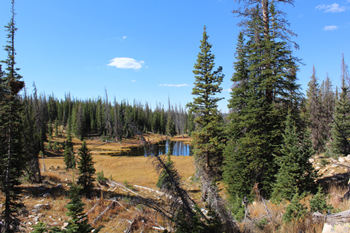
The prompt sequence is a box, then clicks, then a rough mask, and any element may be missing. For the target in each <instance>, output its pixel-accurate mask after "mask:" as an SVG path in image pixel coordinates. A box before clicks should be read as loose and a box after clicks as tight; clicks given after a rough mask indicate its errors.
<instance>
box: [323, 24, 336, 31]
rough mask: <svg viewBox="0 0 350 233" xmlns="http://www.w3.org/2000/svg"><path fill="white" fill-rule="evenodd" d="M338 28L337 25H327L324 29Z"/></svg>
mask: <svg viewBox="0 0 350 233" xmlns="http://www.w3.org/2000/svg"><path fill="white" fill-rule="evenodd" d="M337 29H338V26H336V25H330V26H325V27H324V28H323V30H325V31H333V30H337Z"/></svg>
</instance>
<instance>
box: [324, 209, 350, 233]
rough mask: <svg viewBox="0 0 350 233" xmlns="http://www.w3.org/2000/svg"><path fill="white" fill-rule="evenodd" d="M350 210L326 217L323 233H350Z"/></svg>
mask: <svg viewBox="0 0 350 233" xmlns="http://www.w3.org/2000/svg"><path fill="white" fill-rule="evenodd" d="M349 222H350V210H346V211H343V212H340V213H336V214H329V215H327V216H326V219H325V224H324V226H323V231H322V233H331V232H332V233H350V223H349Z"/></svg>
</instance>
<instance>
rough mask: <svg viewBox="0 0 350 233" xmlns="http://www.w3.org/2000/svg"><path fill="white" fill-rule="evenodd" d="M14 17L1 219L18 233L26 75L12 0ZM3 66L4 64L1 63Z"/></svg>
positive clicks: (4, 102)
mask: <svg viewBox="0 0 350 233" xmlns="http://www.w3.org/2000/svg"><path fill="white" fill-rule="evenodd" d="M11 3H12V9H11V13H12V14H11V15H12V17H11V20H10V22H9V23H8V24H7V25H6V26H5V28H6V31H7V32H8V34H7V43H8V44H7V45H6V46H4V47H5V51H6V52H7V59H6V60H4V61H1V63H3V64H4V65H6V70H5V72H2V70H1V68H0V177H1V179H0V191H1V192H2V196H3V198H2V200H3V204H2V206H3V207H2V208H1V216H0V218H1V220H2V229H1V230H2V231H3V232H6V233H9V232H18V230H19V229H18V226H19V225H20V220H19V218H18V217H19V215H18V213H17V211H18V210H19V209H21V208H22V207H23V204H22V202H21V198H20V193H21V188H20V187H19V185H20V184H21V181H20V178H21V177H22V175H23V170H24V168H25V167H24V166H25V163H26V158H25V153H24V150H23V121H22V116H21V114H22V110H23V105H22V103H21V102H20V96H19V95H18V93H19V92H20V91H21V89H22V88H23V87H24V82H23V81H21V79H22V77H21V76H20V75H19V74H18V73H17V71H18V70H19V68H15V65H16V61H15V55H16V50H15V48H14V43H15V32H16V31H17V28H16V26H15V19H14V17H15V12H14V1H13V0H12V1H11ZM0 67H1V65H0Z"/></svg>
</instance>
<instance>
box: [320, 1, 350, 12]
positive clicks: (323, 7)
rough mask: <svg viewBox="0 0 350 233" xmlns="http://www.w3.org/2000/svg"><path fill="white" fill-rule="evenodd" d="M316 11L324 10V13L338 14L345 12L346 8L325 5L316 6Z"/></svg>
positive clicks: (336, 5) (334, 4) (336, 4)
mask: <svg viewBox="0 0 350 233" xmlns="http://www.w3.org/2000/svg"><path fill="white" fill-rule="evenodd" d="M316 9H318V10H324V12H331V13H339V12H343V11H345V10H347V7H345V6H339V4H338V3H333V4H331V5H325V4H322V5H318V6H316Z"/></svg>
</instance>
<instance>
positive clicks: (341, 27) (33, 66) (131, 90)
mask: <svg viewBox="0 0 350 233" xmlns="http://www.w3.org/2000/svg"><path fill="white" fill-rule="evenodd" d="M279 6H280V8H281V9H283V10H284V11H285V12H286V13H287V16H288V20H289V22H290V24H291V26H290V29H292V30H293V31H294V32H295V33H297V34H298V37H296V38H294V40H295V41H296V42H297V43H298V44H299V46H300V50H297V51H295V50H294V55H296V56H297V57H299V58H301V59H302V60H303V62H304V63H305V64H306V65H304V66H300V71H299V73H298V79H299V80H298V83H300V84H301V85H302V89H303V91H305V90H306V89H307V83H308V82H309V79H310V76H311V71H312V66H313V65H315V68H316V71H317V77H318V79H319V81H320V82H321V81H322V80H323V79H324V78H325V77H326V73H327V72H328V74H329V77H330V78H331V80H332V82H333V85H334V86H336V85H339V84H340V65H341V56H342V53H344V56H345V61H346V62H347V63H348V64H349V63H350V46H349V40H350V0H332V1H330V0H296V1H295V6H294V7H293V6H290V5H283V4H281V5H279ZM10 7H11V5H10V0H6V1H5V0H2V1H1V2H0V9H1V10H0V25H4V26H5V25H6V24H7V23H8V22H9V20H10V17H11V14H10ZM15 7H16V13H17V16H16V26H17V27H18V31H17V34H16V44H15V47H16V50H17V57H16V60H17V66H18V67H19V68H21V70H20V72H19V73H20V74H21V75H22V76H23V78H24V81H25V82H26V88H27V91H28V92H32V90H33V88H32V84H33V82H35V84H36V86H37V89H38V91H39V92H40V93H43V92H45V93H46V94H51V93H54V94H55V96H56V97H58V98H63V97H64V95H65V93H68V92H70V93H71V95H72V96H74V97H76V98H78V99H87V98H97V97H98V96H102V97H104V96H105V89H107V91H108V95H109V99H110V100H113V99H114V97H115V98H116V99H117V101H121V100H123V99H127V100H129V101H130V102H132V101H133V100H134V99H136V100H137V101H141V102H142V103H144V102H145V101H147V102H148V103H149V104H150V105H151V106H153V107H155V105H156V103H157V102H158V103H161V104H164V105H165V106H167V100H168V97H170V100H171V102H172V103H173V104H175V103H176V104H180V103H181V105H182V106H185V105H186V103H187V102H190V101H192V98H193V97H192V96H191V91H192V87H193V82H194V75H193V73H192V70H193V65H194V63H195V62H196V59H197V54H198V52H199V45H200V40H201V39H202V32H203V26H204V25H206V26H207V32H208V35H209V36H210V37H209V42H210V43H212V44H213V47H212V52H213V53H214V54H215V56H216V58H215V63H216V66H222V67H223V73H224V74H225V78H224V82H223V83H222V88H223V89H224V91H223V92H222V97H224V98H225V99H224V100H222V101H221V102H220V103H219V109H221V110H222V111H223V112H227V111H228V109H227V106H226V105H227V100H228V99H229V96H230V95H229V91H228V90H229V88H230V87H231V85H232V83H231V81H230V78H231V76H232V73H233V72H234V69H233V67H232V63H233V62H234V61H235V59H234V53H235V47H236V43H237V36H238V32H239V30H240V28H239V27H238V26H237V23H238V22H239V21H240V19H239V18H237V17H235V16H234V15H233V14H232V13H231V11H232V10H234V9H237V7H238V4H237V3H236V2H235V1H234V0H177V1H175V0H163V1H160V0H148V1H145V0H99V1H96V0H30V1H28V0H17V1H16V5H15ZM0 44H1V45H5V44H6V32H5V31H4V30H1V31H0ZM0 59H6V53H5V52H4V51H0Z"/></svg>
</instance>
